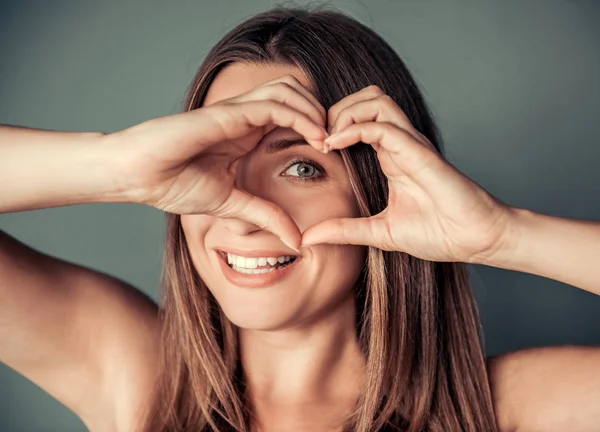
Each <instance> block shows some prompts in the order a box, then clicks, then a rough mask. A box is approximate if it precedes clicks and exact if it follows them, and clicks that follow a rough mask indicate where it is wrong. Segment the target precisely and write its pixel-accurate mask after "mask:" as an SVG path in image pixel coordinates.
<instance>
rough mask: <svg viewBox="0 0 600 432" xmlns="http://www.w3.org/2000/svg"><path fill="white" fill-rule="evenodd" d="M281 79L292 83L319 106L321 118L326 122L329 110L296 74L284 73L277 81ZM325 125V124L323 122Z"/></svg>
mask: <svg viewBox="0 0 600 432" xmlns="http://www.w3.org/2000/svg"><path fill="white" fill-rule="evenodd" d="M278 80H281V81H283V82H285V83H287V84H289V85H291V86H292V87H294V88H295V89H296V90H297V91H298V92H300V93H302V94H303V95H304V97H306V98H307V99H308V100H310V101H311V102H312V103H313V105H314V106H316V107H317V109H318V110H319V112H320V114H321V119H322V120H323V122H325V120H326V118H327V110H326V109H325V107H324V106H323V105H322V104H321V102H320V101H319V100H318V99H317V97H316V96H315V95H314V94H313V92H312V91H310V90H309V89H308V88H306V87H305V86H304V85H303V84H302V83H301V82H300V81H298V79H296V77H295V76H293V75H284V76H282V77H280V78H278V79H276V80H275V81H278ZM323 125H324V124H323Z"/></svg>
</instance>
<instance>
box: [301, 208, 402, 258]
mask: <svg viewBox="0 0 600 432" xmlns="http://www.w3.org/2000/svg"><path fill="white" fill-rule="evenodd" d="M386 231H387V230H386V229H385V225H384V222H383V220H382V219H381V218H378V217H377V216H374V217H369V218H340V219H329V220H326V221H323V222H319V223H317V224H315V225H312V226H310V227H308V228H307V229H306V230H305V231H304V232H303V233H302V243H301V244H300V247H303V246H311V245H314V244H321V243H329V244H353V245H365V246H374V247H377V248H380V249H386V250H391V247H390V245H391V242H390V239H389V236H388V235H387V234H386Z"/></svg>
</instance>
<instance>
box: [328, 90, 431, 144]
mask: <svg viewBox="0 0 600 432" xmlns="http://www.w3.org/2000/svg"><path fill="white" fill-rule="evenodd" d="M366 122H388V123H392V124H394V125H396V126H397V127H399V128H402V129H404V130H406V131H407V132H408V133H410V134H411V135H412V136H413V138H414V139H415V140H417V141H422V140H423V135H422V134H421V133H419V131H417V130H416V129H415V127H414V126H413V124H412V123H411V122H410V120H409V118H408V117H407V116H406V114H405V113H404V111H402V109H401V108H400V107H399V106H398V105H397V104H396V103H395V102H394V100H393V99H392V98H391V97H390V96H388V95H386V94H382V95H380V96H377V97H375V98H372V99H363V100H361V101H358V102H356V103H354V104H352V105H348V106H346V107H345V108H344V109H342V110H341V111H340V112H339V114H338V116H337V120H336V123H335V132H341V131H342V130H344V129H345V128H347V127H348V126H350V125H352V124H354V123H366ZM423 144H424V145H426V144H427V143H423Z"/></svg>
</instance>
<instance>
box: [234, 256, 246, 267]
mask: <svg viewBox="0 0 600 432" xmlns="http://www.w3.org/2000/svg"><path fill="white" fill-rule="evenodd" d="M235 265H236V266H238V267H246V258H244V257H242V256H236V257H235Z"/></svg>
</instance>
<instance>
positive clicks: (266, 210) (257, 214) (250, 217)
mask: <svg viewBox="0 0 600 432" xmlns="http://www.w3.org/2000/svg"><path fill="white" fill-rule="evenodd" d="M215 216H217V217H224V218H237V219H242V220H245V221H247V222H250V223H252V224H254V225H256V226H258V227H260V228H261V229H264V230H267V231H270V232H272V233H273V234H275V235H276V236H277V237H279V238H280V239H281V241H282V242H283V243H284V244H285V245H286V246H288V247H289V248H291V249H293V250H295V251H296V252H299V250H298V248H299V246H300V239H301V237H302V235H301V233H300V230H299V229H298V226H297V225H296V223H295V222H294V220H293V219H292V218H291V217H290V216H289V215H288V214H287V213H286V212H285V211H284V210H283V209H282V208H281V207H279V206H277V205H276V204H274V203H272V202H270V201H267V200H265V199H262V198H259V197H257V196H254V195H251V194H249V193H247V192H244V191H243V190H240V189H233V190H232V192H231V194H230V195H229V198H228V199H227V201H226V202H225V203H224V204H223V206H222V208H221V209H220V210H219V211H218V214H215Z"/></svg>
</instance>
